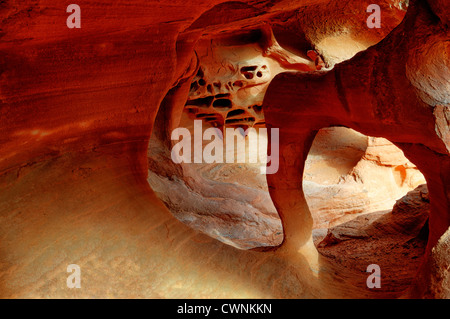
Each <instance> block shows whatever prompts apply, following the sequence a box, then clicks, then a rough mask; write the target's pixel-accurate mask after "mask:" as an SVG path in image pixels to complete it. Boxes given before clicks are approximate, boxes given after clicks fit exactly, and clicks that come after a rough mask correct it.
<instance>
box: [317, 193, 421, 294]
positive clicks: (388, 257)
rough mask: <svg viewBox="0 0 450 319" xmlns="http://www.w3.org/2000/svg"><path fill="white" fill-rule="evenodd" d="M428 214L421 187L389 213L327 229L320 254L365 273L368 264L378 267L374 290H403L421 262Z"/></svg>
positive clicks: (319, 244) (402, 199) (358, 218)
mask: <svg viewBox="0 0 450 319" xmlns="http://www.w3.org/2000/svg"><path fill="white" fill-rule="evenodd" d="M428 215H429V199H428V190H427V187H426V185H421V186H419V187H418V188H416V189H415V190H413V191H411V192H409V193H408V194H407V195H405V196H404V197H402V198H401V199H400V200H398V201H397V203H396V204H395V206H394V208H393V209H392V211H391V212H389V211H388V212H377V213H370V214H366V215H364V216H360V217H357V218H355V219H354V220H352V221H350V222H347V223H344V224H341V225H339V226H336V227H333V228H331V229H329V230H328V234H327V235H326V237H325V238H324V239H323V240H321V241H320V243H318V247H319V251H320V253H321V254H323V255H324V256H327V257H330V258H332V259H333V260H334V262H336V263H337V264H339V265H342V266H343V267H346V268H349V269H353V270H359V271H365V270H366V268H367V266H368V265H370V264H377V265H379V266H380V268H381V269H382V272H381V288H380V289H378V290H377V291H378V292H379V293H380V294H382V293H383V292H389V291H402V290H405V289H407V288H408V287H409V285H410V284H411V281H412V280H413V278H414V276H415V274H416V273H417V270H418V268H419V266H420V263H421V261H422V260H421V259H422V256H423V253H424V251H425V247H426V243H427V235H428V224H427V220H428ZM316 240H320V238H317V239H316ZM392 256H397V258H395V259H393V258H392ZM384 270H387V272H386V273H384Z"/></svg>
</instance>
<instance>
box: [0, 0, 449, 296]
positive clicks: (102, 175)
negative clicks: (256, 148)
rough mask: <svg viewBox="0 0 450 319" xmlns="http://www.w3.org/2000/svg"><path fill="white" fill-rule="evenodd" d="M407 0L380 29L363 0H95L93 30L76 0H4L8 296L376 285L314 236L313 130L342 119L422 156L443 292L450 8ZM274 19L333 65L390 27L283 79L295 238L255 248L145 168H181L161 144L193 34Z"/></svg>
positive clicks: (277, 115) (330, 289) (424, 270)
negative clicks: (208, 222) (160, 192)
mask: <svg viewBox="0 0 450 319" xmlns="http://www.w3.org/2000/svg"><path fill="white" fill-rule="evenodd" d="M400 3H402V2H400V1H390V0H389V1H384V2H383V3H382V7H383V9H384V10H385V12H388V15H387V16H384V17H383V21H385V24H386V27H385V28H382V29H380V30H368V29H367V27H366V25H365V22H364V21H365V18H366V12H365V8H366V6H367V3H366V2H355V3H352V4H347V3H345V2H342V1H332V2H331V3H330V2H329V1H319V0H304V1H288V0H282V1H277V2H273V1H259V2H254V1H249V2H243V3H241V2H228V3H219V1H200V2H199V1H196V2H192V1H186V0H183V1H178V0H175V1H170V2H148V1H140V0H133V1H114V2H112V3H108V5H106V4H105V3H103V2H101V1H92V2H89V3H88V4H84V5H82V28H81V29H68V28H66V26H65V20H66V18H67V13H66V11H65V7H66V5H67V3H66V2H64V1H52V2H51V3H50V2H48V1H41V2H39V5H38V6H36V4H35V3H34V2H33V3H20V4H18V3H17V2H5V3H2V4H1V6H2V7H1V9H0V18H1V21H2V25H1V34H0V37H1V42H0V52H1V54H0V56H1V58H0V70H1V75H0V136H1V137H0V145H1V147H0V187H1V192H0V219H1V223H0V225H1V227H0V238H1V240H0V252H1V256H0V257H1V258H0V260H1V263H0V296H2V297H9V298H18V297H20V298H23V297H158V298H159V297H264V298H266V297H268V298H273V297H275V298H282V297H283V298H286V297H291V298H296V297H302V298H305V297H306V298H320V297H322V298H324V297H325V298H326V297H358V298H364V297H366V298H370V297H380V294H377V293H374V292H373V291H369V290H368V289H367V288H366V287H365V286H364V282H365V278H366V276H365V274H359V275H358V274H355V272H354V270H353V269H350V270H349V269H345V267H339V266H336V265H335V263H333V262H332V261H330V259H327V258H326V257H324V256H322V255H318V254H317V251H316V250H315V248H314V246H313V245H312V241H311V232H312V226H313V220H312V218H311V216H310V215H309V212H308V211H309V210H308V205H307V204H306V201H305V198H304V194H303V191H302V178H301V177H302V173H303V166H304V163H305V160H306V157H307V154H308V150H309V147H310V145H311V143H312V141H313V138H314V136H315V135H316V134H315V133H316V131H317V130H318V129H320V128H322V127H327V126H331V125H343V126H347V127H352V128H354V129H356V130H358V131H360V132H362V133H364V134H366V135H369V136H380V137H384V138H387V139H389V140H390V141H392V142H394V144H395V145H397V146H399V147H400V148H401V149H402V150H403V151H404V153H405V155H406V157H407V158H408V159H410V160H411V162H413V163H414V164H415V165H417V167H418V168H419V169H420V171H421V172H423V174H424V175H425V177H426V179H427V182H428V188H429V192H430V194H429V196H430V206H431V208H430V209H431V212H430V221H429V225H430V238H429V241H428V246H427V249H426V252H425V255H424V263H423V264H422V266H421V269H420V270H419V272H418V276H417V280H416V282H415V285H414V289H413V290H412V295H411V296H431V297H446V296H448V293H447V290H448V289H447V288H446V287H448V285H447V283H448V272H447V271H446V269H447V268H448V266H447V265H448V258H447V257H448V245H447V244H446V243H447V242H448V240H447V237H448V236H447V235H446V234H448V232H447V233H446V234H444V233H445V231H446V229H447V228H448V226H449V211H450V209H449V201H450V199H449V189H448V187H449V185H450V183H449V179H450V161H449V154H448V152H449V146H448V131H449V129H448V120H446V119H448V116H447V115H446V114H447V113H448V112H447V110H448V100H447V96H448V86H447V84H448V81H446V80H448V77H447V75H448V44H447V45H446V44H445V43H448V29H447V28H448V14H446V13H447V12H448V10H449V9H448V4H447V2H446V1H443V0H430V1H429V3H430V5H431V7H428V6H427V4H426V3H425V1H424V0H416V1H414V2H413V4H414V6H413V7H412V8H411V7H410V8H408V12H407V15H406V17H405V20H404V21H403V22H402V24H401V25H400V26H399V27H398V28H396V29H395V30H393V31H392V32H391V30H392V29H393V28H394V27H395V26H396V25H397V24H398V22H399V21H400V20H401V18H402V17H403V14H404V8H403V7H400V6H399V5H400ZM391 4H394V8H395V9H393V10H389V9H388V8H389V6H390V5H391ZM431 10H433V12H432V11H431ZM355 11H357V12H358V13H357V14H355ZM350 16H351V17H353V19H348V18H349V17H350ZM263 24H269V25H273V26H274V30H275V27H277V28H276V29H277V32H275V37H277V38H280V39H283V41H281V40H280V41H279V43H280V46H281V47H284V46H285V45H286V42H290V41H289V40H288V41H285V40H286V39H289V38H290V36H286V34H289V35H291V34H295V35H297V37H298V41H297V40H292V42H293V43H295V45H292V47H290V48H289V50H294V51H296V50H297V51H301V52H302V53H301V54H303V55H306V52H307V51H308V50H310V49H315V50H316V51H317V52H318V53H319V54H320V55H321V56H322V57H323V58H324V60H325V62H326V64H327V66H328V67H332V66H333V65H335V64H336V63H338V62H341V61H343V60H346V59H348V58H350V57H351V56H353V55H354V54H355V53H356V52H357V51H362V50H365V49H366V48H367V47H369V46H371V45H374V44H376V43H377V42H379V41H380V40H382V39H383V38H384V40H382V41H381V42H380V43H378V44H376V45H375V46H373V47H370V48H369V49H367V50H366V51H364V52H362V53H360V54H357V55H356V56H355V57H353V58H352V59H351V60H350V61H348V62H344V63H341V64H337V65H336V66H335V68H334V69H332V70H329V71H328V72H326V73H320V74H318V75H316V74H311V75H304V74H303V75H302V74H292V73H289V74H283V75H279V76H277V77H276V78H275V79H274V81H272V83H271V84H270V86H269V91H268V95H267V96H266V98H265V101H264V113H265V119H266V121H267V123H268V125H269V126H273V127H283V133H282V136H281V138H282V139H281V155H282V159H281V166H280V171H279V173H278V174H276V175H273V176H269V178H268V186H269V190H270V194H271V198H272V199H273V202H274V204H275V207H276V209H277V210H278V212H279V213H280V215H281V218H282V222H283V227H284V233H285V241H284V243H283V244H282V245H281V246H280V247H279V249H278V250H274V251H267V252H255V251H241V250H237V249H234V248H233V247H229V246H228V245H224V244H222V243H219V242H218V241H215V240H213V239H211V238H210V237H208V236H205V235H202V234H199V233H198V232H196V231H194V230H192V229H190V228H188V227H187V226H185V225H183V224H182V223H180V222H179V221H177V220H176V219H175V218H174V217H173V216H172V215H171V214H170V212H169V211H168V210H167V209H166V208H165V207H164V206H163V205H162V204H161V202H160V201H158V200H157V198H156V197H155V196H154V194H153V192H152V190H151V189H150V188H149V186H148V183H147V180H146V178H147V169H148V168H150V169H154V170H156V171H158V172H159V173H160V174H161V176H162V177H164V178H173V179H175V178H180V179H183V178H184V176H185V175H184V173H185V172H183V168H181V167H179V166H176V165H173V163H171V162H168V161H166V159H167V158H168V156H167V155H168V154H167V149H168V146H170V145H167V142H168V140H169V139H168V135H167V133H168V132H170V130H171V129H172V128H174V127H176V126H177V125H178V123H179V119H180V118H181V114H182V111H183V108H184V105H185V102H186V99H187V96H188V93H189V88H190V83H191V80H192V78H193V77H194V76H195V74H196V70H197V64H196V59H195V58H194V47H195V45H196V42H197V40H199V39H200V38H202V37H205V38H207V37H214V36H215V35H216V34H218V33H220V32H223V31H226V32H233V31H236V30H242V29H257V28H260V27H262V26H263ZM288 32H289V33H288ZM283 35H284V36H283ZM386 36H387V37H386ZM385 37H386V38H385ZM291 38H292V37H291ZM292 39H293V38H292ZM306 46H311V47H306ZM425 52H429V55H427V54H426V53H425ZM299 56H301V55H299ZM158 113H159V114H158ZM157 114H158V116H157ZM155 119H156V121H155ZM152 132H153V133H154V134H155V135H156V136H157V139H156V143H157V144H158V145H157V147H155V148H154V150H156V155H155V156H154V157H152V158H150V160H148V158H147V151H148V143H149V139H150V134H151V133H152ZM187 176H188V175H187ZM190 182H191V185H195V179H194V180H190ZM70 263H77V264H79V265H80V266H81V268H82V269H84V270H83V271H84V275H83V276H84V277H83V278H84V279H83V285H84V289H83V290H79V291H75V292H74V291H71V290H68V289H67V287H66V286H65V280H66V276H67V273H66V265H67V264H70ZM446 267H447V268H446ZM322 270H323V271H322ZM320 271H322V272H320ZM388 272H389V270H388ZM318 273H320V276H318V275H317V274H318ZM155 274H157V275H155ZM349 284H350V286H351V289H350V288H349V287H350V286H349ZM399 293H400V292H399V291H395V292H387V293H386V294H384V296H389V297H397V296H399Z"/></svg>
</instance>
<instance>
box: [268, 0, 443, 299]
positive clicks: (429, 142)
mask: <svg viewBox="0 0 450 319" xmlns="http://www.w3.org/2000/svg"><path fill="white" fill-rule="evenodd" d="M447 40H448V30H447V29H446V27H445V26H444V24H443V23H442V22H441V21H440V20H439V18H437V17H436V15H434V13H433V12H432V11H431V10H430V8H429V6H428V5H427V3H426V2H424V1H415V2H413V4H412V6H410V7H409V9H408V12H407V14H406V16H405V18H404V20H403V21H402V23H401V24H400V25H399V26H398V27H397V28H396V29H394V30H393V31H392V32H391V33H390V34H389V35H388V36H387V37H386V38H385V39H384V40H383V41H381V42H380V43H378V44H377V45H375V46H372V47H370V48H369V49H367V50H366V51H364V52H361V53H359V54H357V55H356V56H355V57H354V58H352V59H351V60H349V61H346V62H343V63H340V64H338V65H336V66H335V67H334V69H333V70H331V71H328V72H326V73H324V74H317V75H302V74H280V75H278V76H277V77H276V78H275V79H274V80H273V81H272V82H271V85H270V86H269V89H268V91H267V93H266V97H265V99H264V104H263V107H264V112H265V118H266V123H267V125H268V126H269V127H278V126H281V125H283V127H284V129H283V131H282V132H281V134H282V136H281V137H280V153H281V154H282V157H283V159H282V160H281V161H280V171H279V173H278V174H276V175H271V176H268V185H269V190H270V193H271V196H272V199H273V201H274V204H275V207H276V208H277V210H278V212H279V214H280V216H281V218H282V220H283V227H284V231H285V242H284V245H286V246H288V245H289V244H288V242H291V245H293V246H298V245H301V243H305V242H307V241H308V238H309V236H308V233H310V231H311V228H312V227H311V225H312V219H311V215H310V213H309V211H308V209H307V207H306V206H305V204H306V203H305V200H304V193H303V190H302V185H301V183H299V181H298V179H296V178H295V176H296V175H298V174H302V172H303V170H304V161H305V159H306V155H307V153H308V150H309V148H310V146H311V143H312V141H313V138H314V136H315V134H316V132H317V130H318V129H320V128H323V127H328V126H336V125H342V126H347V127H350V128H353V129H355V130H357V131H359V132H361V133H364V134H366V135H369V136H380V137H384V138H386V139H388V140H390V141H391V142H393V143H394V144H395V145H397V146H398V147H399V148H400V149H402V151H403V152H404V153H405V155H406V156H407V157H408V159H409V160H411V162H413V163H414V164H415V165H416V166H417V167H418V168H419V169H420V171H421V172H422V173H423V174H424V176H425V178H426V180H427V182H428V188H429V191H430V203H431V204H430V205H431V212H430V219H429V227H430V233H429V240H428V244H427V250H426V258H429V254H430V252H431V249H432V248H433V247H434V246H435V245H436V244H437V241H438V239H439V238H440V237H441V235H442V234H443V233H444V232H445V231H446V230H447V229H448V227H449V224H450V214H449V212H450V197H449V194H450V192H449V189H448V187H449V185H450V183H449V178H450V176H449V174H450V171H449V167H450V157H449V153H448V149H447V147H446V144H445V140H444V139H442V138H441V136H440V135H439V134H437V132H436V130H435V122H436V121H435V117H434V115H433V111H434V106H433V105H432V104H427V103H426V101H424V100H423V99H422V98H421V97H422V94H421V93H422V92H420V91H419V90H418V89H417V87H416V86H414V84H413V83H411V81H410V79H409V78H408V75H407V68H412V66H411V65H410V66H409V67H407V61H408V60H409V58H410V57H413V56H415V55H416V54H419V53H420V52H423V51H424V50H430V49H431V48H433V47H434V46H435V45H440V43H447V44H448V41H447ZM446 41H447V42H446ZM447 48H448V46H447ZM405 56H406V57H408V58H405ZM436 58H437V59H438V60H437V61H438V62H437V63H439V64H440V65H441V69H442V70H443V72H446V71H445V70H446V69H447V68H446V66H447V65H448V63H449V61H448V60H446V59H445V53H444V52H442V51H441V52H440V53H439V54H438V55H436ZM415 61H419V60H415ZM416 67H418V66H417V65H416ZM420 70H421V68H418V69H417V72H419V71H420ZM409 72H411V70H410V71H409ZM429 75H430V76H431V77H433V76H432V74H429ZM323 92H326V94H323ZM399 92H401V94H399ZM424 92H425V93H427V94H428V96H432V93H433V92H426V89H425V91H424ZM288 101H290V102H291V105H290V106H289V108H287V106H286V105H287V102H288ZM292 101H301V102H297V104H296V107H295V111H293V108H292ZM436 102H439V101H436ZM309 105H314V108H309V107H308V106H309ZM324 114H326V115H327V116H324ZM447 130H448V127H447ZM293 161H294V165H292V162H293ZM420 271H421V272H423V273H426V274H428V275H424V276H425V277H426V278H427V279H426V280H428V282H429V281H430V280H431V277H430V273H429V271H430V270H429V269H428V268H427V267H423V268H421V270H420ZM415 293H417V294H419V295H420V294H421V293H423V291H422V292H420V288H418V290H416V291H415Z"/></svg>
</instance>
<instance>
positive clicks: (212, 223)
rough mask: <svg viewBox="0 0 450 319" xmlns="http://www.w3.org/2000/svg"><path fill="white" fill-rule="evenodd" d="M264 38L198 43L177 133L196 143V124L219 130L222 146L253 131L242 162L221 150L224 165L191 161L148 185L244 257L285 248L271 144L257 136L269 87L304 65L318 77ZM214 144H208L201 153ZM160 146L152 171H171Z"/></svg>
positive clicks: (153, 145) (155, 147)
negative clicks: (269, 169)
mask: <svg viewBox="0 0 450 319" xmlns="http://www.w3.org/2000/svg"><path fill="white" fill-rule="evenodd" d="M268 35H269V36H272V35H271V34H270V33H269V34H268ZM263 37H264V36H263V32H262V31H261V30H250V31H245V32H240V33H236V32H233V33H228V34H224V35H221V36H215V37H214V38H212V39H211V38H205V39H202V40H200V41H199V42H198V44H197V46H196V47H195V51H196V56H197V57H198V64H199V66H198V71H197V72H196V74H195V76H194V77H193V78H192V80H191V83H190V84H189V85H190V89H189V94H188V96H187V97H186V103H185V107H184V111H183V113H182V116H181V120H180V123H179V125H178V127H180V128H187V129H188V130H189V132H190V133H191V137H194V135H195V123H194V121H195V120H201V123H202V127H201V129H202V132H201V133H202V134H204V133H205V131H206V130H207V129H210V128H217V130H218V132H220V134H224V136H223V139H220V138H219V140H220V141H219V142H221V143H222V142H223V140H226V129H227V128H235V129H243V130H247V129H249V128H250V129H251V128H255V130H254V131H247V132H243V134H238V135H240V137H242V138H243V139H244V142H245V147H244V153H245V161H243V162H242V161H238V160H236V161H235V162H231V163H230V162H227V157H228V156H229V155H230V153H231V154H233V155H234V157H235V158H236V159H237V158H238V156H239V155H238V153H241V152H242V151H241V150H240V149H239V148H238V147H236V148H234V149H228V148H227V147H226V145H225V143H223V149H222V150H221V151H222V153H223V160H222V161H221V162H213V163H206V162H204V161H202V159H199V158H195V155H192V162H191V163H181V164H177V165H178V166H176V168H172V169H168V171H169V173H168V174H167V175H168V176H165V175H161V174H159V173H158V172H157V171H156V170H152V169H150V172H149V179H148V180H149V183H150V185H151V187H152V188H153V190H154V191H155V192H156V193H157V195H158V196H159V197H160V198H161V199H162V200H163V201H164V203H165V204H166V206H167V207H169V209H170V210H171V212H172V213H173V214H174V215H175V216H176V217H177V218H178V219H179V220H181V221H183V222H184V223H186V224H187V225H189V226H191V227H192V228H194V229H197V230H200V231H202V232H204V233H206V234H208V235H210V236H211V237H214V238H217V239H219V240H221V241H222V242H225V243H227V244H230V245H232V246H235V247H237V248H240V249H251V248H256V247H273V246H278V245H280V244H281V243H282V240H283V229H282V225H281V220H280V218H279V216H278V213H277V211H276V209H275V207H274V205H273V203H272V200H271V198H270V195H269V192H268V186H267V181H266V176H265V175H264V174H261V167H262V166H265V163H264V161H265V160H266V158H267V154H266V153H267V137H266V136H265V135H264V134H258V133H259V132H258V131H256V128H258V129H259V128H265V120H264V110H263V108H262V102H263V98H264V94H265V92H266V90H267V87H268V85H269V83H270V81H271V79H273V77H274V76H275V75H277V74H278V73H280V72H283V71H285V70H290V69H292V70H298V68H299V65H301V66H302V67H301V69H302V70H304V69H305V68H306V69H308V68H309V69H310V70H316V66H315V64H314V61H311V60H308V59H304V58H301V57H297V56H295V55H293V54H291V53H289V52H287V51H284V49H282V48H281V47H279V46H277V43H276V41H275V40H274V39H270V40H271V41H267V39H265V40H264V41H262V38H263ZM266 37H267V35H266ZM269 42H271V43H272V44H271V45H272V47H271V48H270V50H269V48H267V47H265V45H266V44H265V43H269ZM267 52H270V54H268V53H267ZM273 52H275V53H276V54H275V55H274V56H272V55H271V54H273ZM280 56H283V57H284V58H286V57H288V58H289V61H290V63H291V64H289V63H287V64H286V62H283V65H282V64H281V63H280V62H279V61H278V60H277V58H279V57H280ZM289 65H291V67H289ZM255 137H256V139H257V140H258V147H257V151H256V152H257V153H258V154H251V152H255V151H254V150H250V148H249V143H250V142H249V141H250V139H253V138H255ZM216 139H217V137H214V138H212V139H208V140H203V141H202V147H203V149H205V147H207V146H208V145H209V144H210V143H212V142H214V141H215V140H216ZM158 143H160V142H159V141H158V140H157V139H156V138H155V137H152V140H151V142H150V151H149V158H150V167H152V164H151V161H152V158H154V159H155V161H158V165H159V166H160V165H161V164H159V163H161V162H165V163H167V165H171V162H170V161H171V160H170V158H168V157H169V155H168V154H167V152H168V150H166V151H165V152H166V154H167V155H165V156H166V157H165V159H164V160H162V159H160V158H159V157H158V156H159V155H160V154H161V153H163V151H162V149H161V144H158ZM260 148H261V151H260ZM193 150H194V149H193V148H192V149H191V151H192V153H194V152H193ZM214 154H215V152H214ZM260 154H263V156H260ZM253 155H255V156H256V158H257V161H256V162H254V163H253V162H252V163H251V162H250V161H249V159H250V157H251V156H253ZM180 168H181V169H182V170H183V171H182V172H183V176H180V175H173V174H174V173H173V171H176V170H178V169H180Z"/></svg>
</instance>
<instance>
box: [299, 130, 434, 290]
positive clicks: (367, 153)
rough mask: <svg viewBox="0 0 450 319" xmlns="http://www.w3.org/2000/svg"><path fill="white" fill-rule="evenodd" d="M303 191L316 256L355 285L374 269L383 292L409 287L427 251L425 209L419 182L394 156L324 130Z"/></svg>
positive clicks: (389, 149)
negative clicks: (344, 270)
mask: <svg viewBox="0 0 450 319" xmlns="http://www.w3.org/2000/svg"><path fill="white" fill-rule="evenodd" d="M303 188H304V192H305V197H306V200H307V203H308V206H309V208H310V211H311V214H312V217H313V219H314V229H313V240H314V243H315V245H316V247H317V249H318V251H319V253H320V254H321V255H323V256H324V257H326V258H330V259H331V260H332V261H333V262H334V263H337V264H339V265H340V266H342V267H345V268H347V269H348V270H350V271H354V272H355V273H356V275H355V278H357V277H358V276H357V273H358V271H360V270H361V269H362V270H365V269H366V267H367V266H368V265H370V264H377V265H379V266H380V267H381V269H382V270H383V273H382V279H383V285H382V288H381V289H380V291H382V292H387V291H389V292H401V291H404V290H405V289H407V288H408V286H409V285H410V284H411V282H412V280H413V278H414V276H415V274H416V273H417V270H418V267H419V265H420V262H421V257H422V255H423V254H424V251H425V247H426V243H427V239H428V222H427V221H428V216H429V210H430V207H429V206H430V205H429V199H428V190H427V186H426V181H425V178H424V177H423V175H422V174H421V173H420V171H419V170H418V169H417V167H416V166H415V165H414V164H412V163H411V162H410V161H409V160H408V159H407V158H406V157H405V156H404V154H403V152H402V151H401V150H400V149H398V148H397V147H396V146H394V145H393V144H392V143H390V142H389V141H388V140H386V139H383V138H374V137H367V136H364V135H362V134H360V133H358V132H355V131H353V130H350V129H346V128H327V129H322V130H321V131H320V132H319V133H318V135H317V137H316V139H315V141H314V143H313V146H312V148H311V150H310V152H309V155H308V158H307V161H306V167H305V172H304V178H303Z"/></svg>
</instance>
